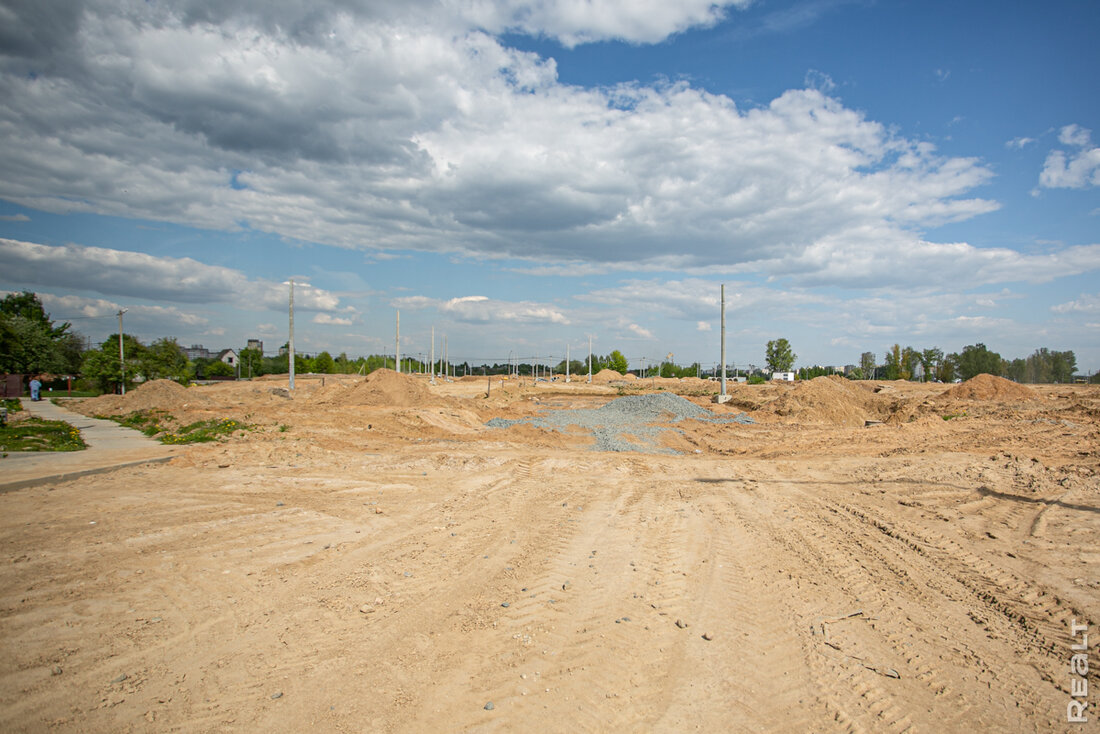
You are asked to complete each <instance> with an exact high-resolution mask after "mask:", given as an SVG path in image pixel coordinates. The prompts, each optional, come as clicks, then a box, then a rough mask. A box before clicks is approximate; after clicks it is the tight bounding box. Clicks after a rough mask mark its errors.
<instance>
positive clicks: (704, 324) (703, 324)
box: [695, 321, 711, 331]
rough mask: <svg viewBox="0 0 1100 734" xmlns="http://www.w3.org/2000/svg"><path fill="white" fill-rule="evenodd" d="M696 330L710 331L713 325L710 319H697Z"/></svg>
mask: <svg viewBox="0 0 1100 734" xmlns="http://www.w3.org/2000/svg"><path fill="white" fill-rule="evenodd" d="M695 330H696V331H710V330H711V325H710V322H709V321H697V322H695Z"/></svg>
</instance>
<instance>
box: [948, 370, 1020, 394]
mask: <svg viewBox="0 0 1100 734" xmlns="http://www.w3.org/2000/svg"><path fill="white" fill-rule="evenodd" d="M943 396H944V397H945V398H953V399H955V400H1035V399H1037V398H1038V397H1039V395H1038V394H1037V393H1036V392H1035V391H1034V390H1032V389H1031V388H1030V387H1026V386H1024V385H1020V384H1017V383H1015V382H1013V381H1012V380H1006V379H1005V378H1003V377H994V376H993V375H987V374H981V375H978V376H976V377H971V378H970V379H969V380H967V381H966V382H963V383H961V384H958V385H955V387H953V388H951V389H950V390H948V391H947V392H945V393H944V394H943Z"/></svg>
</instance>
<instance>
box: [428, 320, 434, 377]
mask: <svg viewBox="0 0 1100 734" xmlns="http://www.w3.org/2000/svg"><path fill="white" fill-rule="evenodd" d="M428 375H429V376H430V377H431V383H432V384H433V385H434V384H435V327H434V326H433V327H432V356H431V368H429V369H428Z"/></svg>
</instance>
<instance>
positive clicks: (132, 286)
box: [0, 238, 347, 312]
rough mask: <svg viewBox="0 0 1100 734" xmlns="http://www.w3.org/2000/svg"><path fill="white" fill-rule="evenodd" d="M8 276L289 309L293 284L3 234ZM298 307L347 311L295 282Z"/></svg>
mask: <svg viewBox="0 0 1100 734" xmlns="http://www.w3.org/2000/svg"><path fill="white" fill-rule="evenodd" d="M0 261H2V262H3V263H4V270H3V273H2V275H0V277H2V278H3V279H4V280H5V281H8V282H13V283H22V284H26V285H45V286H48V287H51V288H64V289H68V290H75V291H94V292H97V293H102V294H104V295H107V296H116V297H122V296H125V297H131V298H142V299H149V300H156V301H170V302H175V303H191V304H197V303H228V304H234V305H236V306H238V307H240V308H245V309H256V308H264V307H267V308H284V307H285V305H286V303H287V301H288V299H289V289H288V288H287V286H284V285H282V284H281V283H274V282H272V281H268V280H262V279H251V278H249V277H248V276H247V275H245V274H244V273H242V272H240V271H239V270H233V269H232V268H226V267H220V266H214V265H206V264H204V263H200V262H199V261H197V260H194V259H192V258H187V257H184V258H176V257H157V256H154V255H148V254H145V253H141V252H130V251H127V250H112V249H107V248H103V247H84V246H81V245H41V244H37V243H34V242H21V241H19V240H10V239H3V238H0ZM294 305H295V308H303V309H306V310H315V311H330V312H331V311H343V310H347V309H346V308H344V307H342V306H341V304H340V299H339V298H338V297H336V296H335V295H333V294H331V293H329V292H328V291H326V290H323V289H320V288H313V287H312V286H309V285H297V284H296V285H295V289H294Z"/></svg>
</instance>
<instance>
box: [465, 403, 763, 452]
mask: <svg viewBox="0 0 1100 734" xmlns="http://www.w3.org/2000/svg"><path fill="white" fill-rule="evenodd" d="M688 419H691V420H700V421H707V422H708V423H753V419H752V418H750V417H749V416H748V415H746V414H745V413H738V414H737V415H735V416H730V417H724V416H719V415H715V414H714V413H711V412H710V411H709V410H706V409H705V408H701V407H699V406H698V405H696V404H695V403H693V402H691V401H690V400H685V399H684V398H682V397H680V396H679V395H673V394H672V393H654V394H652V395H628V396H626V397H622V398H616V399H615V400H612V401H611V402H609V403H607V404H605V405H603V406H601V407H599V408H580V409H577V410H555V411H550V412H548V413H545V414H543V415H540V416H536V417H532V418H518V419H507V418H493V419H492V420H490V421H489V422H488V423H486V424H485V425H487V426H489V427H490V428H508V427H509V426H514V425H516V424H519V423H526V424H528V425H532V426H535V427H537V428H546V429H549V430H552V431H560V432H562V433H564V432H565V431H566V429H567V428H569V427H570V426H575V427H577V428H581V429H583V430H588V431H591V432H592V435H593V436H594V437H595V439H596V442H595V444H593V446H592V450H593V451H641V452H644V453H661V454H674V453H676V452H675V451H673V450H672V449H669V448H666V447H663V446H660V445H658V444H657V440H658V438H660V435H661V433H662V432H663V431H667V430H678V429H670V428H668V427H667V426H664V425H655V424H668V423H678V422H680V421H682V420H688Z"/></svg>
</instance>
